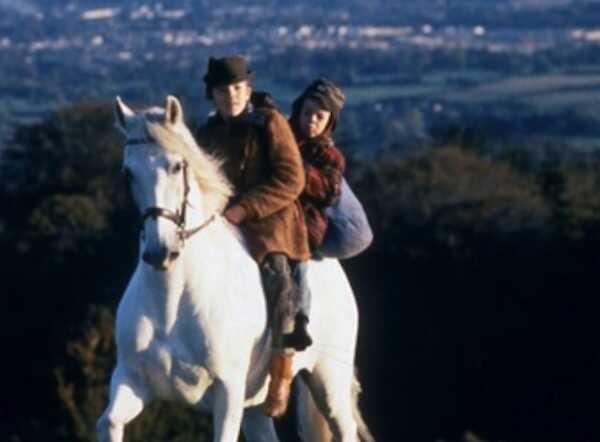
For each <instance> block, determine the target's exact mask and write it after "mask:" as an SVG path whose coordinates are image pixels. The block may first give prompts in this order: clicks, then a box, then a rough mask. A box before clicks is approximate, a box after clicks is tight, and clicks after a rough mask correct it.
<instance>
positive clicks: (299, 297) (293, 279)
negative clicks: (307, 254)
mask: <svg viewBox="0 0 600 442" xmlns="http://www.w3.org/2000/svg"><path fill="white" fill-rule="evenodd" d="M306 265H307V264H306V262H303V261H294V260H290V259H288V257H287V256H286V255H285V254H283V253H271V254H269V255H267V256H266V257H265V259H264V260H263V262H262V263H261V265H260V275H261V279H262V284H263V289H264V291H265V296H266V298H267V305H268V317H269V325H270V327H271V332H272V336H273V340H272V347H273V351H275V352H278V353H283V354H293V353H294V349H292V348H289V347H285V348H284V346H283V335H285V334H287V333H291V332H292V331H293V330H294V321H295V318H296V314H297V313H298V312H300V311H301V312H302V313H304V314H306V315H307V316H308V310H309V308H310V295H309V294H308V284H307V283H306Z"/></svg>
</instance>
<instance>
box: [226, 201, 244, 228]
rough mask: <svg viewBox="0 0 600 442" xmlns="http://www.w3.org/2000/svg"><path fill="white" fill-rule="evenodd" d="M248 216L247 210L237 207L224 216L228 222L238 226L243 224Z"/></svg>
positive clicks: (230, 209) (227, 211) (232, 207)
mask: <svg viewBox="0 0 600 442" xmlns="http://www.w3.org/2000/svg"><path fill="white" fill-rule="evenodd" d="M246 215H247V213H246V209H244V208H243V207H242V206H237V205H236V206H231V207H230V208H229V209H227V210H226V211H225V213H224V214H223V216H224V217H225V219H227V221H229V222H230V223H231V224H235V225H236V226H237V225H239V224H241V223H242V222H243V221H244V220H245V219H246Z"/></svg>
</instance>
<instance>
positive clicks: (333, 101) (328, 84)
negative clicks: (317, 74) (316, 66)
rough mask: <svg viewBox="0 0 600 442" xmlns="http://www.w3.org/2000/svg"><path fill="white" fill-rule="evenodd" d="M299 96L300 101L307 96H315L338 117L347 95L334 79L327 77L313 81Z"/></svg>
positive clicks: (314, 97)
mask: <svg viewBox="0 0 600 442" xmlns="http://www.w3.org/2000/svg"><path fill="white" fill-rule="evenodd" d="M298 98H299V100H300V101H303V100H304V99H306V98H313V99H315V100H317V101H318V102H319V103H321V105H322V106H323V107H324V108H325V109H326V110H328V111H329V112H331V113H333V114H334V115H335V116H336V117H337V116H338V115H339V113H340V111H341V110H342V108H343V107H344V103H345V102H346V96H345V95H344V93H343V92H342V90H341V89H340V88H339V87H337V86H336V85H335V84H334V83H333V82H332V81H330V80H327V79H325V78H319V79H317V80H315V81H313V82H312V83H311V84H310V85H309V86H308V87H307V88H306V89H305V90H304V92H303V93H302V95H300V97H298Z"/></svg>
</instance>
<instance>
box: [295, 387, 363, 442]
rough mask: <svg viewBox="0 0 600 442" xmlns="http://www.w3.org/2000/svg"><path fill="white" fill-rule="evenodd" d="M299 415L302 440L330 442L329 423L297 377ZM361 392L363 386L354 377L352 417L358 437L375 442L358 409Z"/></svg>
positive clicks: (299, 429)
mask: <svg viewBox="0 0 600 442" xmlns="http://www.w3.org/2000/svg"><path fill="white" fill-rule="evenodd" d="M295 389H296V399H297V404H298V407H297V413H298V433H299V435H300V439H301V440H303V441H311V442H329V441H331V440H332V437H333V435H332V434H331V431H330V430H329V425H328V424H327V421H326V420H325V418H324V417H323V415H322V414H321V412H320V411H319V409H318V408H317V405H316V404H315V401H314V399H313V397H312V394H311V393H310V390H309V388H308V386H307V385H306V383H305V382H304V380H303V379H302V376H297V377H296V383H295ZM360 392H361V386H360V383H359V382H358V379H357V378H356V375H355V376H354V379H353V380H352V392H351V394H352V415H353V416H354V421H355V422H356V426H357V431H358V436H359V438H360V440H361V441H362V442H375V438H374V437H373V435H372V434H371V432H370V431H369V428H368V427H367V424H366V423H365V421H364V419H363V417H362V414H361V413H360V410H359V408H358V396H359V395H360Z"/></svg>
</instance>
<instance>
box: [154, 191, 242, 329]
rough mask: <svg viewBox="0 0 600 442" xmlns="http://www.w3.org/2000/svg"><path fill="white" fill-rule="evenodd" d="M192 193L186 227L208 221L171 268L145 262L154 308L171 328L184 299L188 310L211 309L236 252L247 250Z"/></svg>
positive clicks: (224, 287) (222, 291)
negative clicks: (156, 266)
mask: <svg viewBox="0 0 600 442" xmlns="http://www.w3.org/2000/svg"><path fill="white" fill-rule="evenodd" d="M194 193H195V192H192V193H191V194H190V203H191V204H190V205H189V206H188V208H187V216H186V228H187V229H193V228H195V227H198V226H200V225H202V224H204V223H205V222H207V221H208V220H209V219H210V218H211V217H212V216H214V219H213V220H212V221H210V222H209V223H208V224H207V225H206V227H205V228H203V229H201V230H200V231H198V232H197V233H195V234H194V235H192V236H191V237H190V238H188V239H187V240H186V242H185V246H184V248H183V250H182V252H181V255H180V257H179V258H178V259H177V260H176V261H175V262H173V263H172V265H171V267H170V268H169V270H167V271H164V272H161V271H157V270H154V269H152V268H151V267H149V266H146V265H144V266H143V278H144V279H145V281H146V283H147V284H148V285H149V286H150V287H152V290H151V292H152V295H151V298H152V299H150V300H148V302H150V304H151V309H152V311H153V312H154V316H156V318H155V319H156V320H157V321H158V324H159V326H160V327H161V328H164V330H166V331H169V330H171V329H172V327H173V326H174V324H175V322H176V321H177V319H178V314H181V309H180V308H181V305H182V302H185V310H186V311H187V312H189V313H192V312H193V311H208V310H210V308H211V304H212V303H213V302H215V301H218V299H216V298H220V297H221V296H222V295H223V293H224V291H225V289H226V285H227V277H226V276H225V272H227V271H228V270H229V269H230V268H231V266H232V265H234V264H232V263H233V262H234V261H236V256H237V257H238V258H239V257H243V256H244V254H245V252H244V248H243V245H242V243H241V242H240V240H239V239H238V238H239V236H238V235H239V233H238V232H237V230H236V229H235V228H233V227H232V226H231V225H230V224H229V223H227V221H225V220H224V219H223V218H222V217H221V216H220V214H218V213H207V211H206V210H203V208H202V207H201V205H200V203H199V198H197V195H194Z"/></svg>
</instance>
